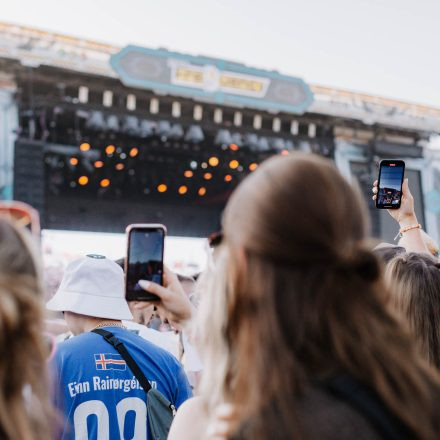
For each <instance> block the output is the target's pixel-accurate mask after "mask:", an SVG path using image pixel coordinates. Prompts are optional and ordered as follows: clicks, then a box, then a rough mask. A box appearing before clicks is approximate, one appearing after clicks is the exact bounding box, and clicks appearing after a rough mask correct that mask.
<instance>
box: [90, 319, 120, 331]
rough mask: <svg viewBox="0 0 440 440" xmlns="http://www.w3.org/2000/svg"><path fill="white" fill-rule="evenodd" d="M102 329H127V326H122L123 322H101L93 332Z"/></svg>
mask: <svg viewBox="0 0 440 440" xmlns="http://www.w3.org/2000/svg"><path fill="white" fill-rule="evenodd" d="M102 327H119V328H127V327H125V325H122V322H106V321H103V322H100V323H99V324H98V325H97V326H96V327H93V328H92V330H95V329H97V328H102Z"/></svg>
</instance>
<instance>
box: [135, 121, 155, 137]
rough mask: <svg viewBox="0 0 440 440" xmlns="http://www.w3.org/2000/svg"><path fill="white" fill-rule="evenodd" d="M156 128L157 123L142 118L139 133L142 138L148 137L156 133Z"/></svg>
mask: <svg viewBox="0 0 440 440" xmlns="http://www.w3.org/2000/svg"><path fill="white" fill-rule="evenodd" d="M155 129H156V123H155V122H153V121H149V120H148V119H142V121H141V125H140V127H139V135H140V137H141V138H147V137H148V136H151V135H153V134H154V131H155Z"/></svg>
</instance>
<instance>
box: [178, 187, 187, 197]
mask: <svg viewBox="0 0 440 440" xmlns="http://www.w3.org/2000/svg"><path fill="white" fill-rule="evenodd" d="M187 192H188V188H187V187H186V186H185V185H182V186H180V187H179V194H181V195H183V194H186V193H187Z"/></svg>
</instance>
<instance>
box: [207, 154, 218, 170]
mask: <svg viewBox="0 0 440 440" xmlns="http://www.w3.org/2000/svg"><path fill="white" fill-rule="evenodd" d="M208 163H209V165H211V166H212V167H216V166H217V165H218V164H219V160H218V157H215V156H212V157H210V158H209V160H208Z"/></svg>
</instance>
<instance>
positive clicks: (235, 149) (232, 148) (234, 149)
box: [229, 144, 238, 151]
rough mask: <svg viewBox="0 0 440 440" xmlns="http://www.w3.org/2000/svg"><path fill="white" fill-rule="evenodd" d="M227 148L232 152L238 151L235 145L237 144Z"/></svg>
mask: <svg viewBox="0 0 440 440" xmlns="http://www.w3.org/2000/svg"><path fill="white" fill-rule="evenodd" d="M229 148H230V149H231V150H232V151H238V145H237V144H231V145H229Z"/></svg>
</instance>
